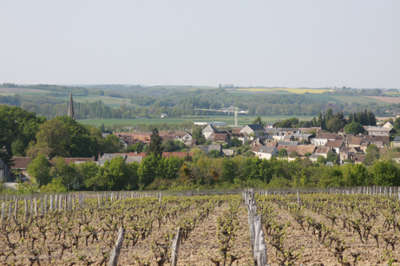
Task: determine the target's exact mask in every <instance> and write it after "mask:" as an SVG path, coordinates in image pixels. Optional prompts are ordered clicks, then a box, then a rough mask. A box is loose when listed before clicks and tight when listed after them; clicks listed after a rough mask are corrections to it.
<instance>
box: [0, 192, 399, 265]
mask: <svg viewBox="0 0 400 266" xmlns="http://www.w3.org/2000/svg"><path fill="white" fill-rule="evenodd" d="M157 195H159V193H158V192H156V193H148V194H146V193H136V192H121V193H116V192H114V193H99V194H97V195H96V194H88V195H86V198H83V197H82V198H81V197H80V196H79V197H78V195H77V194H66V195H65V194H64V195H58V196H57V198H55V197H53V196H52V197H51V199H50V197H49V196H43V195H40V198H39V199H38V200H37V199H32V200H31V199H30V198H28V199H25V200H24V199H22V198H20V200H19V201H14V200H12V201H11V200H7V199H6V200H4V199H3V201H2V204H4V207H3V215H2V217H3V218H2V221H1V228H2V230H1V231H0V239H1V241H0V250H1V252H0V264H2V265H91V264H92V265H106V263H107V261H108V260H109V257H110V256H109V254H110V253H111V250H112V248H113V246H114V243H115V242H116V239H117V235H118V231H119V230H120V228H124V231H125V234H124V236H123V238H122V239H123V241H122V245H121V252H120V255H119V260H118V262H119V265H171V249H172V240H173V238H174V237H175V235H177V234H179V236H180V246H179V247H178V249H179V252H178V260H177V265H254V262H253V258H252V245H251V241H250V239H251V234H250V230H249V219H248V209H247V206H246V204H245V203H244V201H243V199H242V197H241V195H240V194H234V195H214V196H211V195H209V196H206V195H204V196H182V195H180V196H167V195H165V196H163V197H162V198H157ZM391 195H393V197H391V196H389V194H388V193H385V194H380V195H365V194H350V195H348V194H299V196H298V197H297V196H296V194H282V195H273V194H271V193H270V194H269V195H265V194H264V193H261V194H260V195H256V197H255V200H256V201H255V204H256V205H257V214H258V215H260V217H261V229H262V230H263V232H264V235H263V236H264V239H263V240H264V241H265V243H266V255H267V263H268V265H300V264H303V265H392V264H391V262H396V261H399V260H400V248H399V245H400V238H399V236H398V235H399V223H400V209H399V208H398V199H397V194H395V193H394V194H391ZM55 199H57V200H58V201H57V200H55ZM53 200H54V201H53ZM31 202H33V203H34V204H33V205H31ZM9 206H11V207H9ZM15 206H18V207H17V208H15ZM29 206H31V207H29ZM32 206H33V207H32ZM5 210H6V211H5ZM178 228H179V230H178ZM178 232H179V233H178Z"/></svg>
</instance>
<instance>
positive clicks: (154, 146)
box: [148, 128, 163, 158]
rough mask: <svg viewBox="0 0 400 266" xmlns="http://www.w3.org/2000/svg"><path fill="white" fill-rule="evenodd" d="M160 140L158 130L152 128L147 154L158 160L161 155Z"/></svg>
mask: <svg viewBox="0 0 400 266" xmlns="http://www.w3.org/2000/svg"><path fill="white" fill-rule="evenodd" d="M162 152H163V149H162V138H161V137H160V135H159V134H158V129H157V128H154V129H153V131H152V133H151V136H150V145H149V149H148V154H153V155H154V156H156V157H158V158H160V157H161V155H162Z"/></svg>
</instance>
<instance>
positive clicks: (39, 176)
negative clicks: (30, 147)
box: [27, 155, 51, 186]
mask: <svg viewBox="0 0 400 266" xmlns="http://www.w3.org/2000/svg"><path fill="white" fill-rule="evenodd" d="M27 170H28V174H29V175H30V176H31V177H33V178H34V179H35V180H36V183H37V184H38V185H39V186H42V185H46V184H48V183H49V182H50V181H51V175H50V163H49V161H48V160H47V158H46V157H45V156H44V155H38V156H37V157H36V158H35V159H33V160H32V162H31V163H30V164H29V165H28V169H27Z"/></svg>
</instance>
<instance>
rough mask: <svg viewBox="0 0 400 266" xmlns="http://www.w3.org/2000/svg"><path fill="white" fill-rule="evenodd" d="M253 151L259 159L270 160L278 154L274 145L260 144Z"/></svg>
mask: <svg viewBox="0 0 400 266" xmlns="http://www.w3.org/2000/svg"><path fill="white" fill-rule="evenodd" d="M253 153H254V154H255V155H256V156H257V157H258V158H260V159H265V160H270V159H271V158H272V157H273V156H276V155H277V154H278V149H277V148H275V147H268V146H260V147H257V148H256V149H254V150H253Z"/></svg>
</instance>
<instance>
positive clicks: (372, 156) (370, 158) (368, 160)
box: [364, 144, 379, 165]
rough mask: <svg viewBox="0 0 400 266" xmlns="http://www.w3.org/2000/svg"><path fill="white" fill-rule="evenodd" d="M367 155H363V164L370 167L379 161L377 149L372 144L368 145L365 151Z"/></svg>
mask: <svg viewBox="0 0 400 266" xmlns="http://www.w3.org/2000/svg"><path fill="white" fill-rule="evenodd" d="M366 152H367V154H366V155H365V160H364V164H366V165H372V164H373V163H374V162H375V161H376V160H378V159H379V149H378V147H376V145H374V144H370V145H368V147H367V150H366Z"/></svg>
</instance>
